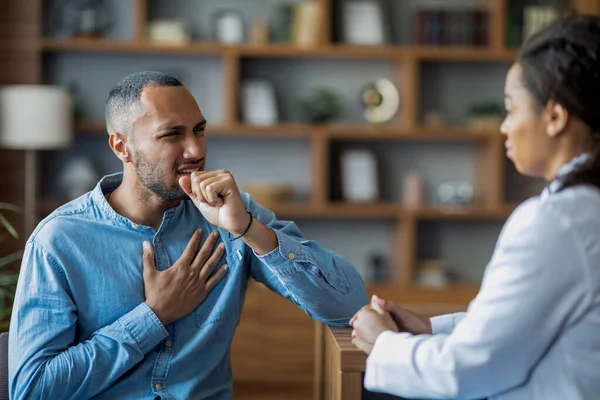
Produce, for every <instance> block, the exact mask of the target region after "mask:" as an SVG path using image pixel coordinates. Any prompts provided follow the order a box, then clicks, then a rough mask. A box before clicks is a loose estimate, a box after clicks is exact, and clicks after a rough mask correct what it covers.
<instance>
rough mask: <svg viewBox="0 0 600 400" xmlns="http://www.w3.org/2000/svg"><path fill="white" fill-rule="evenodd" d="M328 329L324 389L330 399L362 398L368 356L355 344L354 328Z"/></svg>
mask: <svg viewBox="0 0 600 400" xmlns="http://www.w3.org/2000/svg"><path fill="white" fill-rule="evenodd" d="M323 330H324V331H325V332H324V333H325V343H324V345H325V349H324V350H325V368H324V369H325V371H324V372H325V388H324V389H325V390H324V398H325V399H328V400H361V399H362V387H363V384H362V377H363V375H362V374H363V372H364V371H365V363H366V360H367V356H366V354H365V353H363V352H362V351H360V350H358V349H357V348H356V347H354V345H353V344H352V338H351V337H350V334H351V333H352V329H351V328H329V327H325V328H324V329H323Z"/></svg>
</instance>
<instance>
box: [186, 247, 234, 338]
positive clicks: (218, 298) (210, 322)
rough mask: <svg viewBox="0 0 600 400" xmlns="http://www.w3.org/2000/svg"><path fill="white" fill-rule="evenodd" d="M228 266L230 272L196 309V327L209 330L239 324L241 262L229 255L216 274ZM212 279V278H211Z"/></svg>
mask: <svg viewBox="0 0 600 400" xmlns="http://www.w3.org/2000/svg"><path fill="white" fill-rule="evenodd" d="M223 264H227V266H228V267H229V270H228V271H227V273H226V274H225V276H223V277H222V278H221V280H220V281H219V282H218V283H217V285H216V286H215V287H214V288H213V289H212V290H211V292H210V293H209V294H208V296H207V297H206V299H204V301H203V302H202V303H201V304H200V305H199V306H198V307H197V308H196V313H195V314H196V318H195V320H196V327H198V328H200V329H207V328H211V327H214V326H217V325H219V326H220V325H221V324H223V323H225V321H233V322H234V324H237V321H238V320H239V309H240V307H239V303H240V301H241V298H240V297H241V293H242V290H241V287H240V284H241V281H240V279H241V278H242V276H243V274H241V273H240V271H239V269H240V265H241V260H238V259H237V258H236V257H234V256H231V255H230V254H227V257H223V258H222V259H221V260H219V263H218V264H217V266H216V267H215V269H214V271H213V273H214V272H216V271H218V270H219V268H221V267H222V266H223ZM209 279H210V278H209Z"/></svg>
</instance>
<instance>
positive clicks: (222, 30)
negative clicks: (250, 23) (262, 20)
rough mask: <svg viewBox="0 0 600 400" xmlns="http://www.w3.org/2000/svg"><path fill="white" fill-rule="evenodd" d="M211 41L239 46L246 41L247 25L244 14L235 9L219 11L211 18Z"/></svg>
mask: <svg viewBox="0 0 600 400" xmlns="http://www.w3.org/2000/svg"><path fill="white" fill-rule="evenodd" d="M212 21H213V26H212V36H213V40H214V41H215V42H218V43H224V44H239V43H245V42H246V41H247V32H246V30H247V26H246V25H247V24H246V20H245V17H244V14H243V13H242V12H241V11H239V10H236V9H229V8H227V9H220V10H217V11H216V12H215V13H214V14H213V16H212Z"/></svg>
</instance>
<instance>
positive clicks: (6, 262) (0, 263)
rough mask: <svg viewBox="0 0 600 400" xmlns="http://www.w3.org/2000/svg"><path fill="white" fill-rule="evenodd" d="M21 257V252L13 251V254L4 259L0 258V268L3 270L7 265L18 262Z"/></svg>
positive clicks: (0, 275)
mask: <svg viewBox="0 0 600 400" xmlns="http://www.w3.org/2000/svg"><path fill="white" fill-rule="evenodd" d="M21 257H23V250H18V251H15V252H14V253H11V254H9V255H6V256H4V257H0V268H4V267H6V266H7V265H9V264H12V263H14V262H15V261H17V260H19V259H20V258H21ZM0 277H2V274H0Z"/></svg>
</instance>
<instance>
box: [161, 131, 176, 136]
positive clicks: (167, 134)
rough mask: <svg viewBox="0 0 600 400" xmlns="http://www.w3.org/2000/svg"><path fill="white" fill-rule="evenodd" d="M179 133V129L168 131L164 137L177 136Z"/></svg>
mask: <svg viewBox="0 0 600 400" xmlns="http://www.w3.org/2000/svg"><path fill="white" fill-rule="evenodd" d="M177 133H178V132H177V131H171V132H167V133H165V134H164V135H163V136H162V137H169V136H176V135H177Z"/></svg>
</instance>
